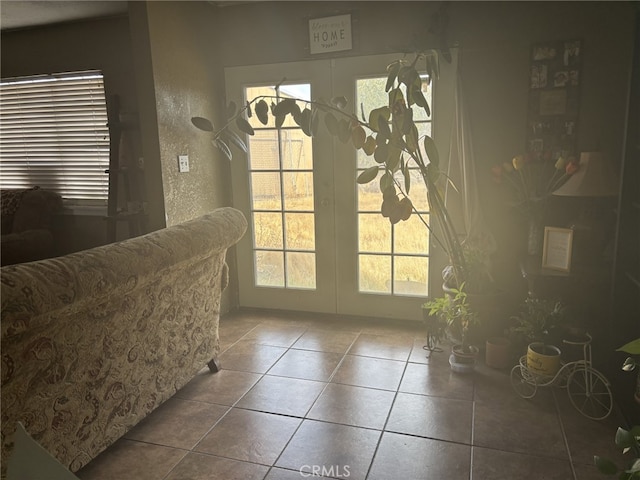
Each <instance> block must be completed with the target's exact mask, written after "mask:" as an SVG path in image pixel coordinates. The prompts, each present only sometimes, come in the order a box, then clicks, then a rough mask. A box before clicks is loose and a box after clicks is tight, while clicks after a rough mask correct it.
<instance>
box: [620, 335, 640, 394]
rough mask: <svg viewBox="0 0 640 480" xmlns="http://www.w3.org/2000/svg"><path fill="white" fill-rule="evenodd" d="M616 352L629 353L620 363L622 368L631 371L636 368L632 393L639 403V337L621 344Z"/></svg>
mask: <svg viewBox="0 0 640 480" xmlns="http://www.w3.org/2000/svg"><path fill="white" fill-rule="evenodd" d="M617 351H618V352H625V353H628V354H629V355H631V356H630V357H627V359H626V360H625V361H624V363H623V364H622V370H624V371H625V372H631V371H633V370H635V369H636V368H638V376H637V380H636V391H635V393H634V398H635V401H636V402H638V403H640V338H636V339H635V340H633V341H631V342H629V343H627V344H625V345H623V346H621V347H620V348H618V350H617Z"/></svg>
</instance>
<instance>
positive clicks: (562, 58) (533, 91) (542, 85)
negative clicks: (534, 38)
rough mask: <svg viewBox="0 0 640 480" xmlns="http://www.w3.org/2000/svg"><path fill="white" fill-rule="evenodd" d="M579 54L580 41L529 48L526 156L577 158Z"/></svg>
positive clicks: (567, 41)
mask: <svg viewBox="0 0 640 480" xmlns="http://www.w3.org/2000/svg"><path fill="white" fill-rule="evenodd" d="M582 54H583V52H582V42H581V40H579V39H569V40H559V41H553V42H540V43H535V44H533V45H532V46H531V57H530V62H531V63H530V79H529V113H528V118H527V122H528V125H529V128H528V136H527V144H526V148H527V152H528V153H531V154H534V156H535V155H547V157H551V158H557V157H558V156H560V155H562V156H565V157H569V156H571V155H576V154H577V151H576V148H577V145H576V141H577V131H578V113H579V108H580V88H581V83H582V78H581V71H580V70H581V64H582ZM541 125H543V126H544V129H541V128H538V127H539V126H541ZM532 126H533V127H534V128H531V127H532ZM540 144H543V145H544V149H543V150H541V149H540V148H539V147H540Z"/></svg>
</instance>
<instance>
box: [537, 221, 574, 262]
mask: <svg viewBox="0 0 640 480" xmlns="http://www.w3.org/2000/svg"><path fill="white" fill-rule="evenodd" d="M572 244H573V230H571V229H570V228H557V227H544V245H543V247H542V268H550V269H553V270H560V271H562V272H569V271H570V270H571V247H572Z"/></svg>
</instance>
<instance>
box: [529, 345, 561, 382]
mask: <svg viewBox="0 0 640 480" xmlns="http://www.w3.org/2000/svg"><path fill="white" fill-rule="evenodd" d="M527 369H529V371H530V372H531V373H533V374H536V375H547V376H550V377H553V376H554V375H555V374H556V373H558V370H559V369H560V349H559V348H558V347H554V346H553V345H545V344H544V343H542V342H534V343H530V344H529V347H528V348H527Z"/></svg>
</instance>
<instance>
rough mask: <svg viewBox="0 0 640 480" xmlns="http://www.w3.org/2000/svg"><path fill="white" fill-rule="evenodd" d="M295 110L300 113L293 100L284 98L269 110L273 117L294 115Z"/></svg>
mask: <svg viewBox="0 0 640 480" xmlns="http://www.w3.org/2000/svg"><path fill="white" fill-rule="evenodd" d="M296 108H297V109H298V111H300V107H298V104H297V103H296V101H295V100H294V99H293V98H285V99H283V100H281V101H280V102H279V103H277V104H276V105H274V106H273V107H272V108H271V113H272V114H273V116H274V117H278V116H281V115H287V114H288V113H295V111H296Z"/></svg>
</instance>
